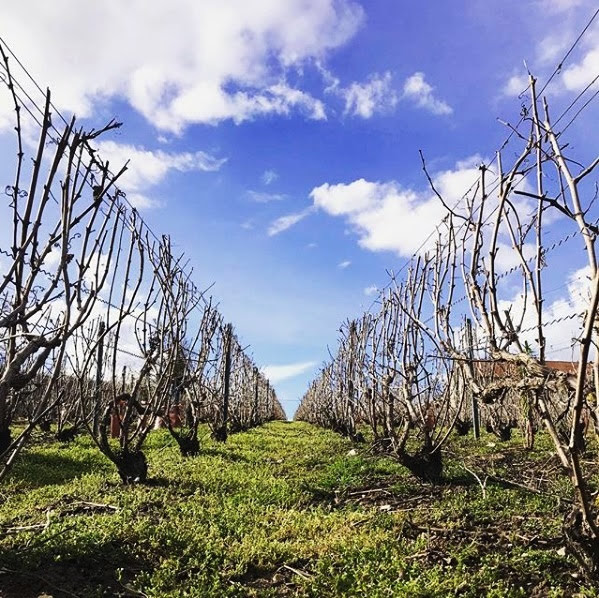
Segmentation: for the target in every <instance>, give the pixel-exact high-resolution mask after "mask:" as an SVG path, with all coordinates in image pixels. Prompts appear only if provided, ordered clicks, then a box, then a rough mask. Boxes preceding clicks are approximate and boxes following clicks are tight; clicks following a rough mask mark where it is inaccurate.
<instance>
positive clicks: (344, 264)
mask: <svg viewBox="0 0 599 598" xmlns="http://www.w3.org/2000/svg"><path fill="white" fill-rule="evenodd" d="M349 266H351V262H350V261H349V260H345V261H344V262H341V263H339V264H337V268H341V269H342V270H345V268H348V267H349Z"/></svg>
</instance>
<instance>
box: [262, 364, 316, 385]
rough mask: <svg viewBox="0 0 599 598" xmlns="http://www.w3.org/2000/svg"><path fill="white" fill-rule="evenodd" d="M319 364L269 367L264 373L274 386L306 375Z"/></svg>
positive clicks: (266, 367) (265, 368)
mask: <svg viewBox="0 0 599 598" xmlns="http://www.w3.org/2000/svg"><path fill="white" fill-rule="evenodd" d="M317 363H318V362H317V361H302V362H299V363H288V364H286V365H267V366H265V367H263V368H262V372H263V373H264V375H265V376H266V377H267V378H268V379H269V380H270V381H271V382H272V383H273V384H276V383H277V382H282V381H283V380H288V379H289V378H295V376H299V375H300V374H304V373H305V372H307V371H309V370H311V369H312V368H313V367H315V366H316V365H317Z"/></svg>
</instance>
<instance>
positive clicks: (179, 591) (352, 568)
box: [0, 422, 599, 598]
mask: <svg viewBox="0 0 599 598" xmlns="http://www.w3.org/2000/svg"><path fill="white" fill-rule="evenodd" d="M489 443H490V444H495V446H489ZM538 444H539V448H538V449H536V450H535V451H534V452H532V453H526V452H525V451H523V450H522V449H521V448H520V446H519V443H518V441H517V440H514V441H513V442H510V443H506V444H500V443H498V442H495V441H494V439H493V437H490V436H485V437H484V438H483V439H482V440H481V442H480V443H479V444H478V445H477V447H476V449H473V441H472V440H471V439H470V440H464V439H457V438H456V439H455V440H453V441H452V444H451V445H450V446H449V448H448V451H447V452H446V454H445V462H446V482H445V483H443V484H441V485H438V486H431V485H428V484H423V483H420V482H418V481H416V480H414V479H413V478H412V477H410V476H409V475H408V474H407V473H406V471H405V470H404V469H403V468H402V467H401V466H400V465H398V464H397V463H395V462H394V461H392V460H390V459H387V458H381V457H373V456H372V455H370V454H369V453H368V451H367V449H366V447H365V446H358V447H352V445H351V444H350V443H349V442H348V441H346V440H344V439H342V438H340V437H339V436H337V435H336V434H333V433H331V432H328V431H324V430H319V429H317V428H315V427H312V426H309V425H307V424H302V423H293V424H291V423H284V422H275V423H271V424H268V425H266V426H264V427H262V428H259V429H256V430H252V431H249V432H246V433H243V434H238V435H235V436H232V437H231V438H230V440H229V442H228V443H227V444H226V445H219V444H216V443H214V442H212V441H210V440H208V439H205V441H204V444H203V450H202V454H201V455H200V456H198V457H196V458H192V459H183V458H181V457H180V456H179V454H178V451H177V448H176V446H175V445H174V444H173V442H172V441H171V439H170V437H169V436H168V434H166V433H165V432H164V431H158V432H155V433H153V434H152V435H151V436H150V438H149V439H148V445H147V450H146V454H147V457H148V460H149V464H150V476H151V478H152V481H151V483H150V484H148V485H146V486H135V487H123V486H122V485H121V484H120V482H119V480H118V476H117V474H116V471H115V470H114V468H113V466H112V464H111V463H109V462H108V461H107V460H105V459H104V458H103V457H102V456H101V455H100V454H99V453H98V451H97V450H96V448H95V447H94V446H93V444H92V443H91V441H90V440H88V439H86V438H80V439H78V440H77V442H76V443H74V444H72V445H70V446H66V447H65V446H61V445H60V444H58V443H50V442H48V443H42V442H39V443H36V444H34V445H33V446H32V447H31V448H30V449H29V450H28V451H27V452H26V453H25V454H24V455H23V456H22V458H21V459H20V461H19V463H18V465H17V466H16V468H15V470H14V472H13V474H12V475H11V476H10V477H9V478H8V480H7V481H6V482H5V483H4V485H3V486H1V487H0V529H1V530H5V531H10V533H2V532H0V596H2V598H9V597H13V596H14V597H17V596H18V597H19V598H27V597H29V596H39V595H40V594H42V593H43V592H45V593H46V594H48V595H52V596H55V597H59V596H69V595H71V596H72V595H76V596H82V597H83V596H119V595H122V596H136V595H137V596H144V595H145V596H151V597H154V596H173V597H179V596H180V597H183V596H186V597H195V596H197V597H207V596H215V597H222V596H240V597H241V596H311V597H315V598H316V597H318V598H320V597H326V596H356V597H358V596H360V597H365V596H368V597H369V596H372V597H388V596H410V597H411V596H448V595H458V596H472V597H475V596H476V597H478V596H531V595H532V596H565V595H567V596H571V595H578V596H598V595H599V594H598V593H597V591H596V590H594V589H592V588H590V587H586V588H585V587H584V585H583V584H582V582H581V580H580V579H579V578H578V577H577V573H576V572H577V569H576V566H575V564H574V562H573V560H572V559H571V558H570V557H569V556H562V555H561V551H560V549H561V548H562V547H563V542H562V538H561V518H562V517H563V513H565V512H566V510H567V504H565V503H564V502H563V501H560V499H559V497H560V496H568V492H569V489H568V485H567V483H565V482H564V481H563V480H561V479H560V478H559V477H557V476H553V477H552V476H551V475H545V473H546V472H551V471H554V469H553V466H554V462H555V461H554V459H552V458H551V454H550V451H549V445H548V444H547V443H546V441H545V440H544V439H540V441H539V443H538ZM352 448H356V449H357V453H358V454H356V455H352V454H349V455H348V451H350V449H352ZM465 467H467V468H468V469H470V470H471V471H474V472H475V473H477V474H478V475H479V477H481V481H484V473H483V472H486V473H492V474H493V476H494V477H493V479H487V481H486V486H485V495H484V496H483V491H482V489H481V487H480V485H479V483H478V482H477V481H476V479H475V478H474V476H473V475H472V474H471V473H470V472H468V471H467V470H466V469H465ZM544 472H545V473H544ZM516 476H519V477H516ZM545 477H546V478H547V480H545ZM535 480H537V481H538V480H541V481H540V482H538V484H539V485H538V487H539V488H540V489H541V490H542V493H534V492H529V491H527V490H525V489H523V488H520V487H518V486H514V485H513V484H512V485H510V484H509V483H508V482H509V481H517V483H524V484H527V485H533V483H534V482H535ZM535 487H536V486H535ZM90 503H94V505H95V506H94V505H91V504H90ZM102 505H107V506H102ZM47 522H49V523H48V524H47V526H46V527H45V528H44V529H42V528H39V527H38V528H33V529H31V530H23V531H17V530H15V528H17V527H23V526H31V525H38V524H44V525H45V524H46V523H47ZM558 551H559V552H558Z"/></svg>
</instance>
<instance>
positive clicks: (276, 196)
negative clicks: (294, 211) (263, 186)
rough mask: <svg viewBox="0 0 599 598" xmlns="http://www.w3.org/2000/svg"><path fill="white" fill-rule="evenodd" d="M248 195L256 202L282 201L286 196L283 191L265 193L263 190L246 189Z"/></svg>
mask: <svg viewBox="0 0 599 598" xmlns="http://www.w3.org/2000/svg"><path fill="white" fill-rule="evenodd" d="M247 195H248V197H249V198H250V199H251V200H252V201H255V202H257V203H269V202H271V201H283V200H284V199H287V196H286V195H285V194H283V193H266V192H264V191H251V190H250V191H248V192H247Z"/></svg>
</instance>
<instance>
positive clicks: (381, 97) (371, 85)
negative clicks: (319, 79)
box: [339, 72, 398, 118]
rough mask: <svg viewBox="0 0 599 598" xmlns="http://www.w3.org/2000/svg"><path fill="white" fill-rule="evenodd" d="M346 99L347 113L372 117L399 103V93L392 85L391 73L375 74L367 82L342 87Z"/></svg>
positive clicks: (340, 91)
mask: <svg viewBox="0 0 599 598" xmlns="http://www.w3.org/2000/svg"><path fill="white" fill-rule="evenodd" d="M339 93H340V94H341V95H342V96H343V98H344V99H345V114H351V115H353V116H361V117H362V118H371V117H372V116H373V114H374V113H375V112H384V111H389V110H392V109H393V108H395V106H396V105H397V100H398V98H397V93H396V92H395V90H394V89H393V88H392V86H391V73H389V72H386V73H385V74H384V75H379V74H374V75H371V77H370V78H369V79H368V81H367V82H366V83H356V82H354V83H352V84H351V85H350V86H349V87H347V88H344V89H340V90H339Z"/></svg>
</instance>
